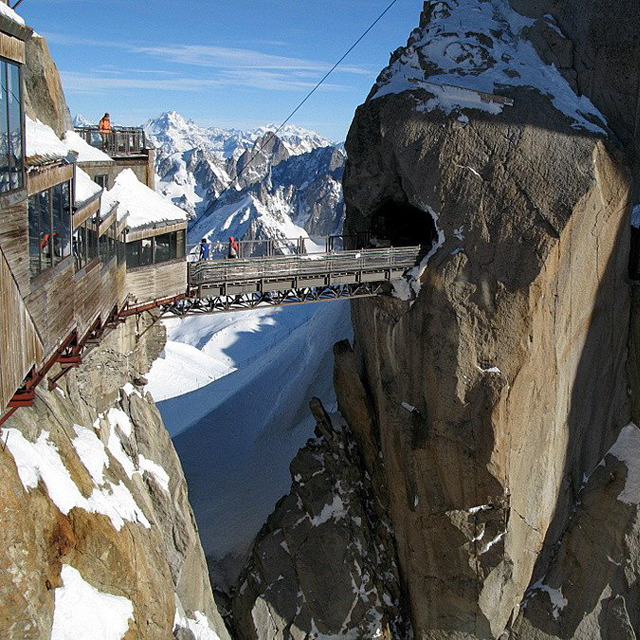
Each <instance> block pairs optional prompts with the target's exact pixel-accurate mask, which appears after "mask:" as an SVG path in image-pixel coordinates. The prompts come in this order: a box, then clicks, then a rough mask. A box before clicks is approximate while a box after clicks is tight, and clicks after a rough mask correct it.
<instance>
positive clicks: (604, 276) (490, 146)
mask: <svg viewBox="0 0 640 640" xmlns="http://www.w3.org/2000/svg"><path fill="white" fill-rule="evenodd" d="M639 39H640V7H638V6H637V3H632V2H630V1H628V2H627V1H626V0H625V1H623V2H620V3H617V7H616V12H612V11H611V7H610V3H607V2H605V1H604V0H591V1H590V2H588V3H578V2H577V0H575V1H574V0H565V1H560V0H535V1H533V2H529V1H524V0H445V1H435V0H434V1H429V2H425V3H424V8H423V11H422V14H421V18H420V24H419V26H418V27H417V28H416V29H415V30H414V31H413V32H412V33H411V35H410V37H409V40H408V43H407V45H406V46H404V47H401V48H399V49H398V50H396V51H395V52H394V53H393V54H392V55H391V60H390V63H389V66H388V67H387V68H385V69H384V70H383V71H382V73H381V74H380V76H379V78H378V80H377V82H376V84H375V85H374V87H373V88H372V90H371V93H370V94H369V96H368V98H367V100H366V101H365V102H364V104H363V105H362V106H361V107H360V108H359V109H358V111H357V113H356V115H355V119H354V122H353V125H352V127H351V130H350V133H349V136H348V139H347V142H346V149H347V155H348V161H347V165H346V169H345V175H344V179H343V186H344V196H345V204H346V219H345V230H346V232H351V233H354V234H355V233H359V232H363V231H365V232H371V233H373V234H374V235H377V236H379V237H385V238H389V239H390V240H391V241H392V243H393V244H394V246H399V245H414V244H420V245H421V246H422V260H421V263H420V265H418V266H417V267H416V268H415V269H413V270H412V271H411V272H409V273H408V274H407V276H406V278H405V280H403V281H401V282H399V283H396V284H395V286H394V287H393V289H391V288H390V289H389V291H387V293H389V294H391V295H385V296H380V297H378V298H372V299H368V300H359V301H356V302H354V303H353V304H352V318H353V326H354V340H353V341H352V343H350V342H348V341H342V342H339V343H337V344H336V345H335V347H334V369H333V381H334V386H335V390H336V394H337V405H338V412H336V413H329V412H327V411H326V410H325V408H324V407H323V406H322V403H321V402H320V401H318V400H317V399H316V400H313V401H312V402H311V407H310V411H311V412H312V414H313V416H314V418H315V421H316V423H317V427H316V433H315V437H314V438H312V439H311V440H310V441H309V442H308V443H307V445H306V446H305V447H303V448H302V449H301V450H300V451H299V453H298V454H297V456H296V457H295V458H294V460H293V461H292V462H291V466H290V471H291V488H290V491H289V493H288V494H287V495H286V496H284V497H283V498H282V499H281V500H280V501H279V502H278V504H277V505H276V508H275V510H274V511H273V513H272V514H271V515H270V516H269V518H268V520H267V522H266V523H265V525H264V527H263V528H262V530H261V531H260V533H259V534H258V536H257V538H256V540H255V542H254V545H253V549H252V552H251V554H250V557H249V560H248V561H247V563H246V565H245V566H244V569H243V570H242V572H241V574H240V578H239V579H238V581H237V583H236V585H235V586H234V587H233V588H232V589H231V591H230V593H228V594H217V595H218V603H217V606H216V603H215V602H214V597H213V594H212V591H211V586H210V582H209V578H208V575H207V574H208V570H207V566H206V561H205V557H204V553H203V552H202V547H201V545H200V541H199V539H198V534H197V528H196V525H195V521H194V518H193V514H192V512H191V507H190V506H189V502H188V497H187V488H186V482H185V480H184V477H183V473H182V468H181V465H180V461H179V460H178V457H177V455H176V453H175V450H174V448H173V445H172V443H171V439H170V438H169V435H168V434H167V432H166V430H165V428H164V425H163V423H162V418H161V417H160V415H159V413H158V411H157V409H156V408H155V404H154V402H153V398H152V397H151V395H150V394H149V393H146V392H145V390H144V386H145V383H146V380H145V379H144V376H145V375H146V373H147V371H148V370H149V367H150V366H151V363H152V362H153V361H154V359H156V358H157V357H158V356H159V354H160V353H161V351H162V349H163V347H164V343H165V336H164V330H163V328H162V325H161V324H158V323H155V322H154V320H155V319H154V318H147V317H146V316H143V318H145V319H142V318H139V319H137V320H133V319H131V320H128V321H127V322H126V323H123V324H119V325H118V326H116V327H115V328H113V330H112V331H111V332H110V333H109V334H108V335H107V336H106V338H105V339H104V341H103V342H102V343H101V344H100V345H99V346H97V347H95V348H94V349H93V350H92V351H91V353H90V354H89V356H88V357H87V358H86V359H85V362H84V363H83V364H82V366H81V367H79V368H78V369H77V370H75V371H73V372H71V373H70V374H68V375H67V376H66V377H65V378H64V382H63V383H61V384H60V385H59V387H58V388H57V389H53V390H44V389H39V390H38V394H37V400H36V403H35V406H34V407H33V408H31V409H21V410H20V411H19V412H18V413H16V414H15V416H13V417H12V418H11V419H10V421H9V422H8V423H6V424H5V425H4V426H3V443H4V446H3V450H2V452H1V453H0V466H1V467H2V471H3V476H2V477H3V479H4V482H3V487H2V490H1V492H0V495H1V497H0V506H1V507H2V523H3V524H2V529H3V532H4V534H5V536H4V539H5V545H4V546H3V549H2V551H0V556H2V559H0V566H2V567H3V568H6V570H5V571H3V574H2V575H3V578H2V579H0V593H2V596H3V603H4V604H3V607H2V614H1V615H0V635H1V636H2V637H8V638H14V637H15V638H23V637H24V638H34V639H35V638H42V637H48V635H49V633H50V631H51V629H52V628H55V625H56V619H55V610H56V609H57V607H58V598H60V599H62V596H63V595H64V594H65V593H68V589H70V588H71V585H76V586H78V585H80V587H83V582H86V583H90V585H93V588H94V589H96V588H98V587H99V592H100V595H101V596H104V595H109V596H113V597H114V598H116V599H115V600H112V601H110V602H112V603H113V606H114V608H116V605H117V607H121V608H122V609H121V610H122V611H123V614H122V617H123V620H124V622H125V623H126V624H125V627H124V631H123V633H122V636H121V637H125V638H150V639H154V638H170V637H175V638H178V639H179V640H193V639H194V638H198V639H199V638H200V637H209V638H211V637H214V638H215V637H216V636H217V637H219V638H221V639H223V640H224V639H226V638H238V639H240V640H245V639H246V640H249V639H250V640H289V639H295V640H311V639H318V640H319V639H325V640H338V639H343V638H344V639H348V640H349V639H350V640H369V639H372V638H386V639H388V640H391V639H398V640H401V639H405V638H416V639H420V640H489V639H492V640H497V639H500V640H508V639H513V640H560V639H562V640H568V639H570V638H577V639H584V640H633V639H635V638H637V637H638V635H639V633H640V631H639V630H640V597H639V595H638V589H637V582H638V576H639V575H640V553H639V549H640V544H639V540H640V537H639V536H640V519H639V517H638V505H639V504H640V430H639V429H638V427H637V426H636V424H640V423H639V422H638V421H640V365H639V362H640V360H639V358H640V354H639V349H640V348H639V343H640V313H639V309H640V297H639V293H638V285H637V284H636V283H635V282H634V281H633V280H630V278H629V271H630V269H629V247H630V244H631V242H632V239H631V232H630V212H631V210H632V207H633V205H634V204H635V203H637V202H638V201H639V196H638V184H639V181H638V163H637V150H638V137H637V123H638V113H639V111H638V95H639V87H640V75H639V74H638V70H637V50H638V45H639V44H640V42H638V40H639ZM37 45H38V46H37V47H34V49H33V51H34V52H35V53H34V54H33V55H37V56H38V59H39V62H38V63H37V64H35V65H34V67H33V68H39V69H43V70H44V71H42V73H43V74H44V75H45V76H55V77H56V78H57V71H55V70H54V69H55V68H54V67H52V63H51V62H50V60H49V59H48V53H46V50H45V48H44V45H43V43H37ZM43 52H44V53H43ZM47 69H48V70H47ZM38 73H40V72H38ZM30 83H31V84H30ZM26 84H27V88H29V87H30V86H34V87H36V86H38V91H40V90H41V89H42V86H43V85H41V84H40V85H38V83H37V80H34V79H31V80H30V79H29V78H26ZM49 86H52V87H53V89H52V90H50V91H44V92H43V94H42V95H41V96H39V95H38V93H37V91H36V90H35V89H34V90H32V91H31V103H29V102H28V104H30V105H31V106H29V109H31V110H32V112H33V113H34V114H35V115H40V114H43V115H41V116H40V117H41V119H43V121H44V119H45V118H46V117H47V116H46V114H47V113H50V114H52V115H51V116H50V121H51V125H52V126H55V125H56V123H66V122H67V121H68V114H67V112H66V110H65V109H66V106H65V105H62V104H61V100H63V97H60V96H61V95H62V94H61V89H60V88H59V83H58V85H55V83H53V84H51V83H49ZM47 102H49V103H52V104H54V105H55V108H51V107H50V106H47ZM60 126H62V125H60ZM275 144H276V145H277V146H278V149H276V151H277V153H276V155H278V156H279V157H278V161H277V162H276V163H273V164H271V163H270V161H267V162H265V163H264V166H263V169H264V173H265V175H266V176H267V178H268V179H267V181H266V183H264V184H260V181H258V183H256V184H253V185H245V193H244V194H242V195H241V196H234V203H235V198H236V197H238V198H239V199H241V197H244V196H246V195H247V194H248V195H249V196H251V197H252V198H253V197H254V196H255V198H256V199H257V200H259V201H266V200H268V199H270V198H272V197H277V198H284V199H285V200H286V199H287V198H289V200H287V203H288V204H290V202H291V201H293V200H294V199H295V198H297V197H298V195H299V194H298V191H300V190H302V189H303V186H302V185H304V189H305V190H307V191H305V193H304V194H303V195H302V200H304V202H303V205H304V206H303V209H304V211H305V216H307V217H306V220H305V222H306V223H309V225H311V226H313V225H314V224H315V223H316V222H318V216H316V215H315V213H314V211H313V203H314V202H316V201H317V200H322V197H323V194H324V195H326V196H327V200H328V203H329V205H330V208H331V210H332V211H334V212H338V203H339V200H338V199H336V198H335V196H336V192H335V189H332V188H326V185H325V187H324V189H326V192H325V191H323V184H325V183H324V182H323V181H322V180H323V179H324V178H322V177H323V176H325V175H327V174H329V175H331V177H332V180H334V181H337V180H338V178H339V174H341V171H342V163H343V162H344V158H343V156H342V155H341V152H339V151H338V150H335V149H323V148H319V149H314V150H309V151H308V152H307V153H306V154H304V156H303V154H301V155H300V156H293V157H289V156H288V152H287V151H286V149H285V148H284V146H283V145H282V144H281V143H280V142H277V143H275ZM176 153H178V152H176ZM180 153H182V152H180ZM207 153H208V152H205V151H203V150H202V149H200V150H199V151H197V152H195V153H191V154H189V153H187V156H184V157H181V159H180V161H182V160H184V161H185V162H186V163H187V164H188V162H189V161H190V159H191V158H192V159H193V162H194V164H193V166H192V167H191V168H192V169H193V167H195V166H196V165H197V166H198V167H200V169H202V167H203V166H204V164H207V163H208V167H209V169H211V167H213V166H214V165H215V162H217V161H215V162H214V160H215V158H214V155H209V156H207ZM243 153H245V154H247V153H250V152H248V151H246V150H245V151H243ZM169 155H170V154H167V157H166V158H165V159H164V161H163V162H165V164H166V167H165V168H167V170H168V171H169V172H170V171H171V170H173V169H175V166H177V165H172V166H173V169H172V166H170V165H171V162H170V161H169V160H170V158H169ZM239 157H243V156H242V155H241V154H240V156H239ZM174 160H175V158H174ZM245 161H246V156H245ZM203 163H204V164H203ZM308 166H313V167H315V169H314V172H315V173H314V175H315V176H316V177H319V178H322V179H319V180H318V181H317V183H315V184H314V183H313V181H311V186H309V185H308V184H305V180H304V175H305V171H306V170H307V168H308ZM181 167H182V165H180V168H181ZM207 171H209V170H207ZM285 172H286V173H287V176H286V180H287V181H288V182H289V183H290V184H292V185H293V188H291V189H288V190H287V189H282V188H281V185H280V184H279V183H280V182H284V180H281V178H282V174H283V173H285ZM214 173H215V172H214V171H213V169H211V172H208V173H207V176H208V179H209V178H210V183H209V185H208V187H207V188H208V189H209V190H210V194H209V195H212V194H214V195H217V194H219V192H220V189H221V188H222V182H220V183H218V182H216V180H215V179H214ZM262 178H264V176H262V177H261V179H262ZM284 191H286V193H284V195H283V192H284ZM169 195H171V194H169ZM307 205H308V206H307ZM194 210H195V209H194ZM314 216H315V217H314ZM337 219H338V216H337V213H336V216H334V218H331V220H329V221H328V222H327V223H326V229H328V230H330V231H331V230H333V229H334V227H333V226H332V225H333V223H334V222H335V221H336V220H337ZM321 222H322V221H321ZM323 224H324V222H322V223H321V224H317V225H316V227H317V229H318V230H319V229H320V227H322V233H324V232H325V227H323V226H322V225H323ZM203 228H204V227H203ZM314 228H315V227H314ZM318 232H320V231H318ZM198 233H200V231H198ZM632 266H633V265H632ZM632 271H633V269H632ZM34 461H35V462H34ZM61 487H63V488H64V491H61V490H60V488H61ZM74 571H75V572H76V573H77V574H79V575H80V579H79V578H78V576H77V575H76V573H74ZM94 595H95V594H94ZM125 601H126V602H128V603H129V605H126V602H125ZM54 604H55V607H54ZM127 607H128V608H127ZM218 607H219V610H218ZM223 618H224V620H223ZM205 630H206V633H207V634H209V635H204V633H205ZM200 634H202V635H200Z"/></svg>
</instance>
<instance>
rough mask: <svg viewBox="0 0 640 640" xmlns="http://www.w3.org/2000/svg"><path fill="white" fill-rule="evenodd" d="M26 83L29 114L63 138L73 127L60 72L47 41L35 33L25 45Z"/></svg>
mask: <svg viewBox="0 0 640 640" xmlns="http://www.w3.org/2000/svg"><path fill="white" fill-rule="evenodd" d="M25 57H26V60H25V65H24V67H23V69H24V85H25V89H26V93H25V108H26V112H27V115H29V116H30V117H31V118H33V119H39V120H40V121H41V122H44V123H45V124H46V125H48V126H50V127H51V128H52V129H53V130H54V131H55V132H56V134H57V135H58V136H59V137H60V136H62V135H63V134H65V133H66V132H67V131H69V130H70V129H73V124H72V122H71V114H70V113H69V107H68V106H67V101H66V99H65V97H64V92H63V90H62V83H61V82H60V75H59V74H58V68H57V67H56V65H55V62H54V61H53V59H52V58H51V54H50V53H49V47H48V46H47V41H46V40H45V39H44V38H42V37H40V36H38V35H33V36H31V38H29V40H27V42H26V47H25Z"/></svg>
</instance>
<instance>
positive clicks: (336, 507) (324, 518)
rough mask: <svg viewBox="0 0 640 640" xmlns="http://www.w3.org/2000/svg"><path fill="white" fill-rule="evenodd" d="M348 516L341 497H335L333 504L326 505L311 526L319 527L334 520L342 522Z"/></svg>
mask: <svg viewBox="0 0 640 640" xmlns="http://www.w3.org/2000/svg"><path fill="white" fill-rule="evenodd" d="M346 515H347V512H346V510H345V508H344V502H342V498H341V497H340V496H337V495H335V496H333V502H332V503H331V504H325V505H324V507H323V508H322V511H321V512H320V514H319V515H317V516H316V517H315V518H313V519H312V520H311V524H312V526H314V527H317V526H319V525H321V524H324V523H325V522H328V521H329V520H331V519H332V518H333V519H334V520H342V519H343V518H345V517H346Z"/></svg>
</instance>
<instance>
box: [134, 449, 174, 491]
mask: <svg viewBox="0 0 640 640" xmlns="http://www.w3.org/2000/svg"><path fill="white" fill-rule="evenodd" d="M138 468H139V472H140V473H141V474H142V473H148V474H149V475H151V476H153V477H154V478H155V480H156V482H157V483H158V484H159V485H160V486H161V487H162V488H163V489H164V491H166V492H167V493H169V480H170V477H169V474H168V473H167V472H166V471H165V470H164V468H163V467H161V466H160V465H159V464H158V463H157V462H154V461H153V460H149V459H148V458H145V457H144V456H143V455H138Z"/></svg>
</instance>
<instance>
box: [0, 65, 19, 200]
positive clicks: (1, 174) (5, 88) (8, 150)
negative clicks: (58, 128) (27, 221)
mask: <svg viewBox="0 0 640 640" xmlns="http://www.w3.org/2000/svg"><path fill="white" fill-rule="evenodd" d="M0 85H1V86H0V193H6V192H7V191H13V190H15V189H21V188H22V187H23V185H24V173H23V168H24V160H23V132H22V81H21V76H20V67H19V65H17V64H14V63H13V62H8V61H7V60H3V59H0Z"/></svg>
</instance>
